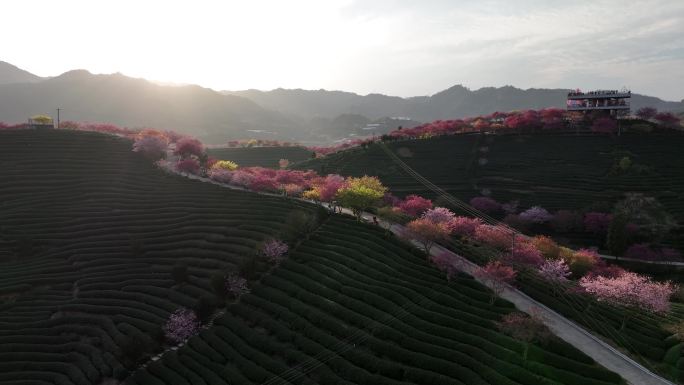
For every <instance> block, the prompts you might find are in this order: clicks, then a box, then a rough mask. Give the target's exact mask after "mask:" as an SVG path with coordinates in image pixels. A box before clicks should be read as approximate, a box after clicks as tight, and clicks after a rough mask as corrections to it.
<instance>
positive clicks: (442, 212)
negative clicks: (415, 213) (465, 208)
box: [421, 207, 456, 227]
mask: <svg viewBox="0 0 684 385" xmlns="http://www.w3.org/2000/svg"><path fill="white" fill-rule="evenodd" d="M421 218H423V219H426V220H428V221H430V222H432V223H435V224H444V225H445V226H448V227H451V222H452V221H454V219H456V214H454V213H453V212H452V211H451V210H449V209H447V208H446V207H435V208H432V209H429V210H426V211H425V212H424V213H423V215H421Z"/></svg>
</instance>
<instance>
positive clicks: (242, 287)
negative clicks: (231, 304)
mask: <svg viewBox="0 0 684 385" xmlns="http://www.w3.org/2000/svg"><path fill="white" fill-rule="evenodd" d="M225 286H226V291H227V292H228V293H229V294H231V295H232V296H233V297H234V298H240V296H241V295H243V294H249V293H250V292H251V291H252V290H251V289H250V288H249V286H247V280H246V279H244V278H242V277H240V276H239V275H236V274H234V273H231V274H228V275H227V276H226V279H225Z"/></svg>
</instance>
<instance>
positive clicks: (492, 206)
mask: <svg viewBox="0 0 684 385" xmlns="http://www.w3.org/2000/svg"><path fill="white" fill-rule="evenodd" d="M470 205H471V206H473V207H474V208H475V209H476V210H479V211H482V212H483V213H485V214H495V213H497V212H499V211H501V203H499V202H497V201H495V200H494V199H492V198H489V197H475V198H473V199H471V200H470Z"/></svg>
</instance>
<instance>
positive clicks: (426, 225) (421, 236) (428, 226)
mask: <svg viewBox="0 0 684 385" xmlns="http://www.w3.org/2000/svg"><path fill="white" fill-rule="evenodd" d="M404 235H405V236H406V237H407V238H410V239H413V240H415V241H417V242H418V243H420V244H421V245H422V246H423V250H424V251H425V256H426V258H429V257H430V249H432V246H434V244H435V243H437V242H439V241H444V240H446V239H448V237H449V230H448V229H447V227H446V226H444V225H440V224H435V223H433V222H430V221H428V220H426V219H423V218H420V219H414V220H412V221H411V222H409V223H408V224H407V225H406V227H405V230H404Z"/></svg>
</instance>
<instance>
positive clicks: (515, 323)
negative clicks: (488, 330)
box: [497, 311, 551, 360]
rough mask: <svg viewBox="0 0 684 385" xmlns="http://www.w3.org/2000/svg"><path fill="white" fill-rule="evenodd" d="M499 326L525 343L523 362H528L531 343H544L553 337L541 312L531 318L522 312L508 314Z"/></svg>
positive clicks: (533, 313)
mask: <svg viewBox="0 0 684 385" xmlns="http://www.w3.org/2000/svg"><path fill="white" fill-rule="evenodd" d="M497 326H498V327H499V330H501V331H502V332H504V333H505V334H507V335H509V336H511V337H513V338H515V339H516V340H518V341H521V342H522V343H524V345H525V349H524V350H523V360H527V353H528V351H529V348H530V343H533V342H544V341H546V340H547V339H549V338H550V337H551V332H550V331H549V329H548V328H547V327H546V325H544V323H543V321H542V318H541V315H540V314H539V311H533V312H532V314H531V315H530V316H528V315H526V314H524V313H520V312H514V313H508V314H506V315H505V316H504V317H503V318H502V319H501V322H499V323H498V324H497Z"/></svg>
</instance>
